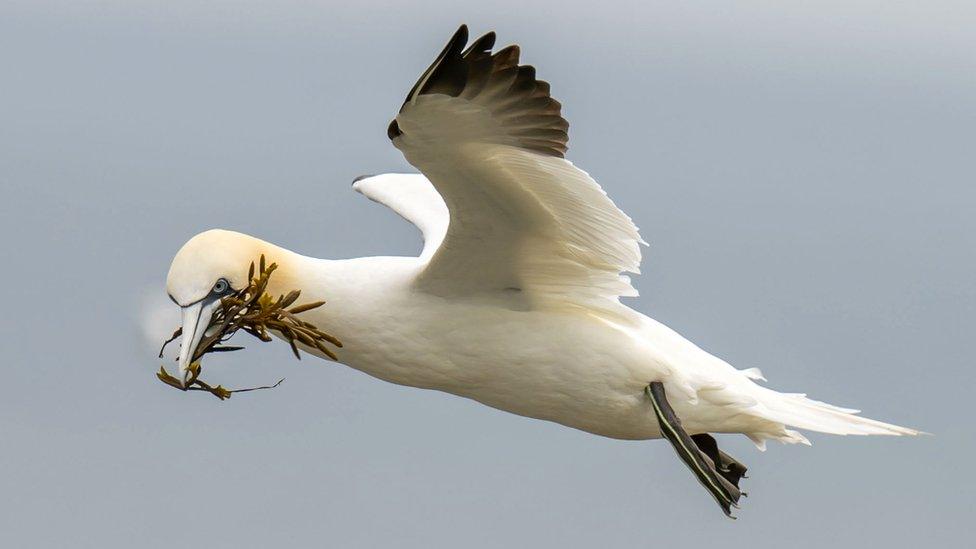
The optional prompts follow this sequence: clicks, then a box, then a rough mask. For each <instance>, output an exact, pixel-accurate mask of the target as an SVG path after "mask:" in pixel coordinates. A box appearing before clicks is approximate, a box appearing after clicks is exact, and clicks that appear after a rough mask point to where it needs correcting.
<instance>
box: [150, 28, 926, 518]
mask: <svg viewBox="0 0 976 549" xmlns="http://www.w3.org/2000/svg"><path fill="white" fill-rule="evenodd" d="M494 41H495V35H494V33H489V34H487V35H485V36H483V37H481V38H479V39H478V40H476V41H474V42H473V43H472V44H471V45H470V46H469V47H467V48H466V49H465V45H466V43H467V28H466V27H464V26H462V27H461V28H460V29H459V30H458V31H457V33H455V35H454V36H453V38H451V40H450V42H449V43H448V44H447V46H446V47H445V48H444V50H443V51H442V52H441V54H440V55H438V56H437V59H436V60H435V61H434V63H433V64H432V65H431V66H430V68H428V69H427V70H426V71H425V72H424V73H423V75H422V76H421V77H420V79H419V80H418V82H417V83H416V84H415V85H414V87H413V89H412V90H411V91H410V93H409V94H408V95H407V98H406V101H405V102H404V103H403V106H402V107H401V109H400V111H399V113H398V114H397V116H396V117H395V119H394V120H393V122H392V123H391V124H390V127H389V130H388V134H389V137H390V139H391V140H392V142H393V144H394V146H396V147H397V148H398V149H400V150H401V151H402V152H403V154H404V156H405V157H406V159H407V160H408V161H409V162H410V163H411V164H412V165H414V166H415V167H417V168H418V169H419V170H420V171H421V172H423V175H420V174H386V175H378V176H371V177H360V178H357V179H356V181H355V182H354V183H353V188H354V189H355V190H356V191H358V192H360V193H362V194H364V195H366V197H368V198H370V199H371V200H374V201H376V202H379V203H381V204H384V205H385V206H387V207H389V208H391V209H393V210H394V211H395V212H396V213H398V214H400V215H401V216H402V217H404V218H405V219H407V220H408V221H410V222H411V223H413V224H414V225H416V226H417V227H418V228H419V229H420V231H421V232H422V233H423V238H424V248H423V252H422V253H421V254H420V256H419V257H364V258H358V259H349V260H335V261H334V260H325V259H315V258H310V257H305V256H302V255H299V254H297V253H294V252H291V251H289V250H286V249H284V248H282V247H279V246H276V245H273V244H270V243H268V242H264V241H262V240H259V239H257V238H253V237H251V236H247V235H244V234H240V233H236V232H230V231H224V230H211V231H207V232H204V233H202V234H199V235H197V236H195V237H193V238H192V239H191V240H190V241H189V242H187V243H186V244H185V245H184V246H183V247H182V249H180V251H179V252H178V253H177V255H176V257H175V258H174V260H173V263H172V266H171V267H170V271H169V275H168V278H167V290H168V292H169V295H170V297H171V298H172V299H173V300H174V301H175V302H176V303H177V304H179V305H180V306H181V307H182V308H183V334H184V336H183V341H184V342H185V344H184V345H183V346H182V349H181V352H180V358H179V366H180V369H181V371H182V372H183V375H184V376H186V370H187V367H188V366H189V362H190V357H191V356H192V355H193V351H194V349H195V347H196V346H197V344H198V343H199V341H200V337H201V336H202V332H203V329H204V327H206V325H207V323H208V321H209V320H210V317H211V315H212V314H213V312H214V310H215V309H216V308H217V307H219V305H220V299H219V297H220V296H221V295H224V294H225V293H226V292H229V291H232V290H234V289H240V288H242V287H244V286H246V284H247V267H248V265H249V263H250V262H251V261H252V260H253V259H254V258H256V257H258V256H259V255H261V254H264V255H265V256H266V257H267V258H268V259H269V261H274V262H276V263H277V264H278V266H279V267H278V271H276V273H275V276H274V277H273V278H272V283H271V287H270V290H271V291H272V292H277V293H284V292H285V291H287V290H291V289H293V288H298V289H300V290H301V291H302V296H303V298H306V299H309V300H325V301H326V302H327V304H326V306H324V307H321V308H319V309H315V310H312V311H309V312H306V313H303V314H304V315H306V319H307V320H309V321H310V322H313V323H314V324H316V325H317V326H319V327H320V328H322V329H323V330H325V331H327V332H329V333H332V334H334V335H336V336H337V337H338V338H339V339H340V340H341V341H342V342H343V344H344V345H343V347H342V348H341V349H340V350H339V351H338V352H337V354H338V357H339V361H340V362H342V363H344V364H347V365H349V366H351V367H353V368H355V369H357V370H361V371H363V372H365V373H367V374H369V375H371V376H374V377H377V378H380V379H383V380H386V381H389V382H391V383H397V384H400V385H408V386H412V387H419V388H424V389H435V390H439V391H446V392H449V393H453V394H456V395H460V396H463V397H467V398H470V399H473V400H476V401H478V402H481V403H483V404H486V405H488V406H492V407H494V408H498V409H501V410H506V411H509V412H512V413H515V414H519V415H522V416H527V417H531V418H537V419H543V420H549V421H553V422H556V423H560V424H562V425H566V426H569V427H573V428H576V429H581V430H583V431H588V432H590V433H594V434H597V435H601V436H605V437H612V438H618V439H655V438H661V437H662V436H663V437H665V438H667V439H668V440H669V441H670V442H671V443H672V444H673V445H674V447H675V449H676V450H677V452H678V454H679V456H680V457H681V459H682V460H683V461H684V462H685V463H686V464H687V465H688V466H689V467H690V468H691V470H692V471H693V472H694V474H695V475H696V477H697V478H698V480H699V481H700V482H701V483H702V484H703V485H704V486H705V487H706V488H707V489H708V491H709V492H710V493H711V494H712V496H713V497H714V498H715V499H716V501H718V503H719V504H720V505H721V507H722V509H723V510H724V511H725V513H726V514H730V513H729V511H730V507H734V506H736V502H737V500H738V499H739V495H740V492H739V490H738V481H739V478H740V477H741V476H742V474H743V473H744V472H745V467H744V466H742V465H741V464H739V463H738V462H736V461H735V460H734V459H732V458H731V457H729V456H728V455H726V454H725V453H723V452H720V451H719V450H718V447H717V446H716V444H715V440H714V439H713V438H712V437H711V436H710V435H709V433H741V434H744V435H746V436H747V437H749V438H750V439H751V440H752V441H753V442H755V444H756V445H757V446H758V447H759V448H760V449H763V448H764V446H765V441H766V440H768V439H772V440H778V441H781V442H786V443H797V442H799V443H804V444H809V442H808V441H807V439H806V438H805V437H804V436H803V435H801V434H800V433H798V432H797V431H795V430H792V429H791V428H790V427H793V428H800V429H806V430H811V431H819V432H823V433H832V434H838V435H848V434H852V435H915V434H918V431H915V430H913V429H908V428H904V427H898V426H895V425H890V424H887V423H882V422H879V421H875V420H871V419H866V418H863V417H859V416H857V415H854V414H855V413H856V412H857V411H856V410H850V409H844V408H838V407H836V406H832V405H829V404H825V403H823V402H818V401H815V400H810V399H808V398H806V397H805V396H804V395H802V394H787V393H780V392H777V391H773V390H771V389H767V388H765V387H762V386H760V385H758V384H757V383H756V380H759V379H764V378H763V377H762V374H761V373H760V372H759V370H757V369H755V368H751V369H747V370H738V369H736V368H733V367H732V366H730V365H729V364H727V363H726V362H724V361H723V360H721V359H719V358H716V357H715V356H712V355H711V354H709V353H707V352H705V351H703V350H702V349H700V348H698V347H697V346H695V345H694V344H693V343H691V342H689V341H688V340H687V339H685V338H683V337H682V336H681V335H679V334H678V333H676V332H674V331H673V330H671V329H669V328H668V327H667V326H664V325H663V324H661V323H659V322H657V321H655V320H653V319H651V318H648V317H647V316H645V315H643V314H641V313H639V312H637V311H634V310H632V309H630V308H629V307H627V306H625V305H623V304H621V303H620V301H619V299H618V298H619V297H620V296H634V295H637V292H636V291H635V290H634V289H633V287H632V286H631V285H630V280H629V278H628V277H627V276H624V275H623V274H622V273H623V272H631V273H637V272H638V268H639V265H640V260H641V252H640V244H642V243H643V241H642V240H641V237H640V236H639V234H638V231H637V227H636V226H635V225H634V223H633V222H632V221H631V219H630V218H629V217H627V215H625V214H624V213H623V212H622V211H620V210H619V209H618V208H617V207H616V206H615V205H614V203H613V202H612V201H611V200H610V199H609V198H608V197H607V195H606V193H604V191H603V190H602V189H601V188H600V186H599V185H598V184H597V183H596V182H595V181H594V180H593V179H592V178H591V177H590V176H589V175H587V173H586V172H584V171H582V170H580V169H579V168H577V167H575V166H574V165H573V164H572V163H570V162H569V161H567V160H566V159H564V158H563V154H564V153H565V151H566V144H567V141H568V136H567V129H568V123H567V122H566V121H565V120H564V119H563V118H562V116H561V115H560V105H559V103H558V102H556V101H555V100H554V99H552V98H551V97H550V94H549V85H548V84H547V83H546V82H543V81H541V80H538V79H536V76H535V69H534V68H532V67H531V66H525V65H519V64H518V59H519V49H518V47H517V46H509V47H507V48H504V49H501V50H500V51H498V52H496V53H492V48H493V46H494ZM302 348H303V350H304V351H305V352H308V353H311V354H313V355H317V356H320V357H323V358H325V357H324V356H323V355H322V353H321V352H319V351H317V350H316V349H314V348H310V347H307V346H304V347H302Z"/></svg>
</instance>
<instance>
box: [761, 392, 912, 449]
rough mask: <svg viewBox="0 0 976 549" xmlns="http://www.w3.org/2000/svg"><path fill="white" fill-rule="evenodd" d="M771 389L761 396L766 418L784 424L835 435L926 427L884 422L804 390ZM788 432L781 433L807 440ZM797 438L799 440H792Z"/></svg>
mask: <svg viewBox="0 0 976 549" xmlns="http://www.w3.org/2000/svg"><path fill="white" fill-rule="evenodd" d="M763 390H764V391H767V392H768V393H771V394H767V395H765V396H767V398H763V399H761V400H760V402H761V403H762V404H761V408H762V411H761V412H760V415H762V417H763V418H764V419H767V420H770V421H773V422H776V423H781V424H783V425H784V426H791V427H796V428H799V429H806V430H808V431H818V432H821V433H829V434H832V435H893V436H905V435H919V434H922V431H918V430H915V429H910V428H908V427H900V426H898V425H892V424H890V423H884V422H882V421H877V420H874V419H868V418H866V417H861V416H858V415H856V414H857V413H858V412H859V410H852V409H850V408H841V407H838V406H834V405H832V404H827V403H826V402H820V401H817V400H813V399H809V398H807V397H806V395H804V394H798V393H777V392H775V391H772V390H769V389H765V388H763ZM784 433H785V434H784V435H781V436H778V437H776V438H779V439H780V440H783V441H784V442H805V440H806V439H805V438H804V437H803V436H802V435H799V433H795V432H793V431H789V430H786V429H784ZM791 439H795V440H791Z"/></svg>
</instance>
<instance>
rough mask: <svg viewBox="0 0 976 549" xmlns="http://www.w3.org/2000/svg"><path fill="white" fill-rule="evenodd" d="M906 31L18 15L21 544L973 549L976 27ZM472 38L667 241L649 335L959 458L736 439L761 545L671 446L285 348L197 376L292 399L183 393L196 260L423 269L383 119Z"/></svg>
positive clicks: (7, 357) (368, 12) (233, 358)
mask: <svg viewBox="0 0 976 549" xmlns="http://www.w3.org/2000/svg"><path fill="white" fill-rule="evenodd" d="M351 4H355V6H353V5H351ZM910 4H911V3H898V4H897V5H895V3H891V2H887V3H884V2H850V1H844V2H816V3H802V5H801V4H800V3H783V2H773V1H768V2H748V3H746V2H737V3H735V5H732V4H731V3H728V2H712V3H695V4H694V5H691V4H690V3H677V2H672V3H660V2H628V3H613V2H570V3H567V2H565V1H562V2H549V3H542V2H524V1H491V2H469V3H467V4H465V3H461V4H460V5H459V3H458V2H408V3H403V4H399V3H394V2H380V3H370V2H355V3H352V2H343V3H341V4H338V3H337V4H331V3H329V2H312V1H304V2H299V1H277V2H268V3H258V2H251V1H245V2H211V3H206V4H203V3H197V2H186V1H172V0H169V1H166V2H162V1H160V2H145V1H138V2H123V1H121V0H119V1H104V2H98V1H88V2H77V1H72V2H68V1H65V2H38V1H36V0H30V1H27V0H13V1H11V0H5V1H4V2H2V4H0V185H2V194H0V198H2V199H0V231H2V233H3V235H4V238H3V239H2V240H0V253H2V256H3V258H4V267H3V271H4V274H3V275H2V280H3V300H4V305H5V307H4V309H5V311H4V314H3V315H0V343H2V350H3V380H2V383H0V545H2V546H4V547H99V548H129V547H144V548H157V547H159V548H168V549H171V548H173V547H212V548H224V547H228V548H229V547H235V548H239V547H323V546H325V547H379V546H385V547H409V548H413V547H416V548H422V547H423V548H426V547H451V546H453V547H472V548H482V547H506V546H507V547H518V546H521V547H561V548H568V547H594V546H600V547H652V546H673V545H678V544H680V546H682V547H687V546H688V544H689V542H690V543H692V545H695V546H702V547H705V546H719V545H721V546H722V547H753V548H757V547H770V548H773V547H776V548H779V547H854V546H866V545H870V546H875V547H886V546H887V547H911V546H931V545H933V544H934V545H936V546H946V547H948V546H953V545H956V546H958V545H959V544H964V543H967V542H968V540H971V535H970V534H971V526H972V518H973V505H974V504H973V495H974V485H976V482H974V480H973V475H974V472H973V471H972V469H971V468H972V464H973V456H974V455H976V441H974V427H973V419H972V417H973V413H972V404H971V402H972V400H973V388H974V383H976V376H974V370H976V365H974V364H973V359H972V347H973V334H974V328H976V322H974V320H973V317H974V313H976V307H974V303H976V260H974V250H976V246H974V245H976V185H974V177H973V173H974V160H973V159H974V149H973V147H974V141H976V139H974V137H976V135H974V133H976V130H974V128H976V99H974V98H976V55H974V52H976V32H974V30H973V29H976V8H974V7H973V4H972V3H971V2H963V1H960V2H917V3H914V4H915V5H914V6H912V5H910ZM462 22H466V23H468V24H469V25H470V26H471V28H472V33H473V34H480V33H482V32H485V31H488V30H492V29H494V30H497V31H498V35H499V42H500V43H501V44H507V43H512V42H517V43H519V44H520V45H521V46H522V47H523V51H524V55H523V59H524V61H526V62H529V63H532V64H534V65H536V66H537V68H538V71H539V74H540V76H541V77H542V78H544V79H546V80H548V81H550V82H551V84H552V88H553V90H554V92H553V93H554V95H555V96H556V97H557V98H558V99H560V100H561V101H562V103H563V105H564V111H563V112H564V114H565V116H566V117H567V118H568V119H569V120H570V122H571V124H572V128H571V131H570V138H571V139H570V147H571V150H570V153H569V157H570V158H571V159H572V160H573V161H574V162H576V163H577V164H578V165H580V166H581V167H583V168H584V169H586V170H588V171H589V172H590V173H591V174H593V175H594V177H595V178H596V179H597V180H598V181H600V182H601V184H602V185H603V186H604V188H605V189H606V190H607V191H608V192H609V193H610V195H611V196H612V197H613V198H614V199H615V201H616V202H617V204H619V205H620V206H621V207H622V208H623V209H624V210H625V211H626V212H627V213H628V214H630V215H631V216H632V217H633V218H634V219H635V221H636V222H637V224H638V225H639V226H640V227H641V229H642V233H643V235H644V237H645V238H646V239H647V240H648V241H649V242H650V243H651V247H650V248H649V249H646V250H645V261H644V269H643V270H644V274H643V275H642V276H640V277H638V278H636V284H637V287H638V289H639V290H640V291H641V294H642V296H641V297H640V298H639V299H635V300H632V301H631V302H630V303H631V304H632V305H633V306H634V307H636V308H638V309H639V310H641V311H643V312H645V313H647V314H649V315H651V316H653V317H655V318H657V319H659V320H661V321H663V322H665V323H666V324H668V325H670V326H672V327H673V328H675V329H677V330H678V331H679V332H682V333H683V334H684V335H685V336H687V337H689V338H690V339H691V340H693V341H695V342H697V343H698V344H699V345H701V346H702V347H704V348H705V349H707V350H709V351H711V352H713V353H715V354H717V355H718V356H721V357H723V358H725V359H727V360H728V361H730V362H731V363H732V364H734V365H736V366H738V367H740V368H745V367H752V366H758V367H761V368H762V369H763V371H764V372H765V374H766V376H767V377H768V378H769V379H770V382H769V385H770V386H772V387H774V388H777V389H780V390H788V391H803V392H807V393H809V394H810V395H811V396H812V397H814V398H818V399H823V400H827V401H829V402H831V403H835V404H838V405H843V406H855V407H857V408H861V409H863V410H864V413H865V414H866V415H868V416H870V417H875V418H878V419H883V420H887V421H892V422H895V423H899V424H902V425H908V426H912V427H917V428H921V429H924V430H927V431H931V432H933V433H935V434H936V436H934V437H924V438H917V439H892V438H870V439H868V438H854V437H848V438H842V437H830V436H825V435H816V434H814V435H812V436H811V437H810V438H811V439H812V440H813V443H814V445H813V447H811V448H807V447H800V446H782V445H779V444H775V443H773V444H771V445H770V448H769V450H768V451H767V452H766V453H764V454H761V453H758V452H756V451H755V450H754V449H753V447H752V445H751V444H749V443H748V441H746V440H745V439H744V438H743V437H728V436H727V437H723V438H722V442H723V444H725V445H727V446H728V447H729V448H730V450H729V451H730V453H732V454H733V455H735V456H737V457H739V458H740V459H741V460H742V461H744V462H745V463H746V464H748V465H749V466H750V475H751V478H750V479H748V480H747V481H746V482H745V487H746V490H747V491H748V492H749V493H750V497H749V498H748V499H747V500H745V504H744V508H743V509H742V510H741V511H740V512H739V517H740V518H739V520H738V521H734V522H733V521H729V520H727V519H725V518H724V517H723V516H722V514H721V513H720V511H719V510H718V509H717V507H716V506H715V504H714V502H713V501H711V500H710V498H709V496H708V495H707V494H706V493H705V491H704V490H703V489H702V488H701V487H700V486H698V485H697V483H696V482H695V481H694V480H693V478H692V476H691V475H690V474H689V473H688V471H687V470H686V469H685V468H684V466H683V465H682V464H681V463H680V462H679V461H678V459H677V458H676V457H675V455H674V454H673V452H672V450H671V448H670V447H669V446H668V445H667V444H665V443H662V442H660V441H656V442H621V441H615V440H609V439H603V438H599V437H596V436H593V435H589V434H586V433H582V432H577V431H573V430H570V429H568V428H565V427H561V426H557V425H555V424H548V423H544V422H540V421H535V420H529V419H525V418H521V417H517V416H514V415H510V414H506V413H503V412H499V411H496V410H492V409H489V408H486V407H484V406H481V405H479V404H476V403H473V402H470V401H466V400H463V399H460V398H457V397H453V396H450V395H445V394H440V393H434V392H423V391H418V390H414V389H407V388H401V387H397V386H393V385H389V384H386V383H383V382H380V381H377V380H374V379H372V378H369V377H367V376H365V375H363V374H360V373H358V372H355V371H353V370H351V369H348V368H346V367H344V366H338V365H333V364H329V363H326V362H322V361H317V360H314V359H310V360H304V361H302V362H297V361H295V360H293V359H292V358H290V355H289V351H288V349H287V347H286V346H284V345H281V344H275V345H257V344H252V345H251V346H250V347H251V348H249V349H248V351H246V352H245V353H242V354H238V355H230V356H226V357H217V358H215V359H213V360H211V362H209V363H208V367H207V370H208V375H209V377H210V378H212V379H213V380H217V381H219V382H222V383H224V384H225V385H230V386H245V385H249V384H260V383H264V382H268V381H273V380H275V379H277V378H278V377H279V376H285V377H286V378H287V381H286V382H285V383H284V384H283V385H282V386H281V387H280V388H278V389H277V390H274V391H266V392H263V393H251V394H247V395H239V396H236V397H234V398H233V399H232V400H230V401H228V402H218V401H217V400H216V399H213V398H211V397H209V396H208V395H204V394H198V393H192V394H183V393H180V392H178V391H174V390H172V389H170V388H168V387H166V386H164V385H162V384H161V383H159V382H158V381H157V380H156V379H155V378H154V377H153V372H154V371H155V370H156V369H157V368H158V367H159V364H160V361H159V360H157V359H156V358H155V351H156V347H157V344H158V342H159V340H161V339H162V338H163V337H164V336H166V335H168V332H169V331H171V330H172V329H173V328H175V327H176V326H175V324H176V322H177V315H176V311H175V306H167V308H166V309H163V311H164V313H163V314H162V315H161V316H159V313H158V312H154V311H157V309H158V308H159V306H160V303H162V304H164V305H165V304H166V301H165V294H164V289H163V285H164V279H165V275H166V270H167V268H168V266H169V263H170V260H171V259H172V256H173V254H174V253H175V252H176V250H177V249H178V248H179V247H180V246H181V245H182V244H183V242H185V241H186V240H187V239H188V238H189V237H191V236H192V235H194V234H195V233H197V232H200V231H202V230H205V229H208V228H213V227H222V228H228V229H236V230H240V231H243V232H247V233H250V234H253V235H256V236H259V237H261V238H264V239H266V240H270V241H272V242H275V243H277V244H280V245H282V246H285V247H287V248H290V249H293V250H296V251H299V252H302V253H306V254H309V255H314V256H320V257H332V258H343V257H355V256H361V255H381V254H408V253H416V252H417V251H419V249H420V239H419V235H418V233H417V231H415V230H414V229H413V228H412V227H410V226H409V225H407V224H406V223H405V222H403V221H402V220H400V219H399V218H397V217H396V216H395V215H394V214H392V213H391V212H389V211H386V210H385V209H384V208H382V207H381V206H378V205H376V204H373V203H371V202H369V201H367V200H366V199H364V198H363V197H362V196H359V195H358V194H356V193H354V192H352V190H351V189H350V187H349V182H350V181H351V180H352V179H353V177H355V176H357V175H359V174H363V173H377V172H384V171H408V170H410V167H409V166H408V165H407V164H406V162H405V161H404V160H403V159H402V157H401V156H400V154H399V152H398V151H396V150H395V149H394V148H393V147H392V146H391V145H390V144H389V142H388V140H387V138H386V125H387V123H388V122H389V120H390V119H391V117H392V116H393V115H394V114H395V112H396V110H397V109H398V107H399V105H400V103H401V101H402V99H403V97H404V95H405V94H406V92H407V90H408V89H409V88H410V86H411V85H412V84H413V82H414V80H415V78H416V77H417V76H418V75H419V74H420V72H422V70H423V69H424V68H426V66H427V65H428V64H429V63H430V61H431V60H432V59H433V56H434V55H435V54H436V53H437V52H438V51H439V49H440V48H441V47H442V45H443V43H444V42H445V41H446V40H447V39H448V38H449V37H450V35H451V33H453V32H454V30H455V29H456V27H457V25H458V24H459V23H462ZM169 307H172V309H170V308H169ZM147 315H149V317H148V320H147ZM153 315H156V316H153ZM168 315H169V316H168ZM147 331H148V332H149V333H148V336H149V337H147V334H146V332H147ZM245 343H248V342H246V341H245ZM740 439H741V440H740ZM963 536H965V537H963ZM962 540H967V541H962Z"/></svg>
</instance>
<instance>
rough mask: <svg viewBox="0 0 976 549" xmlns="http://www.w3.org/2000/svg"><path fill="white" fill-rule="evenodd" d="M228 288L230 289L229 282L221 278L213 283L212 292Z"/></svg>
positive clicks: (219, 292)
mask: <svg viewBox="0 0 976 549" xmlns="http://www.w3.org/2000/svg"><path fill="white" fill-rule="evenodd" d="M229 289H230V284H229V283H228V282H227V281H226V280H224V279H223V278H221V279H220V280H218V281H217V283H216V284H214V287H213V293H215V294H222V293H224V292H226V291H227V290H229Z"/></svg>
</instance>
